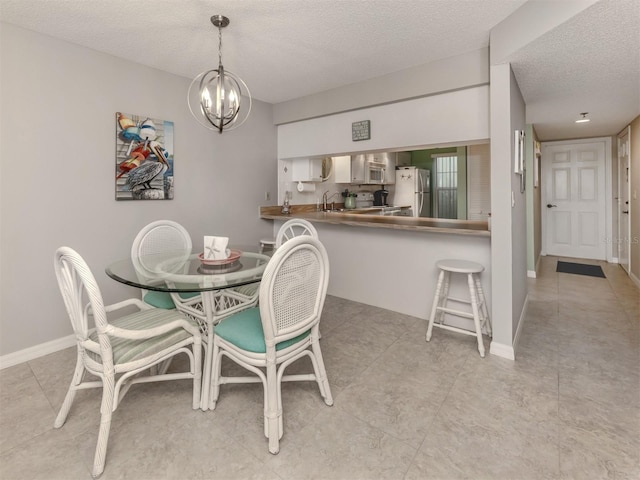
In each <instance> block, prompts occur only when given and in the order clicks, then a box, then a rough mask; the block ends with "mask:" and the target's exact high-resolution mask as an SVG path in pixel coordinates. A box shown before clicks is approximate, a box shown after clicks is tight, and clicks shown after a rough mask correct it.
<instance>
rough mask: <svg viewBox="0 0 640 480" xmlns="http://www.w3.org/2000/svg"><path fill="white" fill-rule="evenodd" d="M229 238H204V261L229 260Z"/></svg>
mask: <svg viewBox="0 0 640 480" xmlns="http://www.w3.org/2000/svg"><path fill="white" fill-rule="evenodd" d="M228 244H229V237H214V236H207V235H205V237H204V259H205V260H224V259H226V258H229V249H228V248H227V245H228Z"/></svg>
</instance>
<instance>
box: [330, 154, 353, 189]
mask: <svg viewBox="0 0 640 480" xmlns="http://www.w3.org/2000/svg"><path fill="white" fill-rule="evenodd" d="M332 161H333V172H334V178H335V182H336V183H351V155H342V156H339V157H332Z"/></svg>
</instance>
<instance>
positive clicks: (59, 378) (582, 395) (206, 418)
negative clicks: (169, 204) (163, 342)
mask: <svg viewBox="0 0 640 480" xmlns="http://www.w3.org/2000/svg"><path fill="white" fill-rule="evenodd" d="M557 260H558V259H557V258H555V257H543V258H542V261H541V268H540V275H539V277H538V278H537V279H530V280H529V309H528V315H527V319H526V323H525V326H524V330H523V332H522V335H521V338H520V342H519V345H518V348H517V359H516V361H515V362H511V361H508V360H505V359H502V358H498V357H495V356H492V355H487V357H486V358H485V359H481V358H480V357H479V356H478V353H477V350H476V347H475V345H474V342H475V339H474V338H473V337H470V336H464V335H460V334H455V333H452V332H447V331H444V330H440V329H437V330H436V331H435V332H434V336H433V340H432V341H431V342H430V343H425V341H424V335H425V331H426V321H424V320H420V319H417V318H413V317H409V316H405V315H400V314H397V313H392V312H388V311H385V310H381V309H379V308H375V307H371V306H367V305H363V304H359V303H355V302H351V301H347V300H343V299H340V298H336V297H329V298H328V299H327V302H326V306H325V312H324V316H323V324H322V327H323V328H322V332H323V338H322V347H323V351H324V355H325V360H326V365H327V371H328V374H329V380H330V382H331V386H332V390H333V395H334V399H335V405H334V406H333V407H327V406H325V405H324V403H323V402H322V400H321V398H320V395H319V394H318V392H317V390H316V388H315V386H314V384H306V383H305V384H300V383H298V384H288V385H285V388H284V394H283V398H284V410H285V433H284V437H283V439H282V441H281V444H280V445H281V450H280V454H279V455H275V456H273V455H270V454H269V453H268V450H267V441H266V439H265V438H264V436H263V434H262V404H261V402H262V393H261V389H260V387H259V385H242V386H241V385H227V386H223V387H222V391H221V396H220V400H219V403H218V406H217V409H216V410H215V411H213V412H201V411H194V410H191V408H190V395H191V391H190V387H189V385H188V384H187V383H185V382H184V381H179V382H170V383H164V384H160V385H140V386H137V387H134V389H132V390H131V392H130V393H129V394H128V395H127V397H126V398H125V399H124V402H123V403H122V405H121V407H120V408H119V409H118V410H117V411H116V413H115V415H114V421H113V424H112V429H111V438H110V443H109V449H108V452H107V463H106V470H105V473H104V474H103V476H102V478H103V479H105V480H108V479H116V478H118V479H119V478H132V479H137V480H142V479H201V478H202V479H252V478H255V479H276V480H299V479H406V480H409V479H461V478H465V479H536V480H537V479H605V478H616V479H638V478H640V346H639V342H640V340H639V338H640V335H639V332H640V329H639V326H640V293H639V290H638V288H637V287H636V286H635V285H633V283H632V282H631V281H630V280H629V278H628V277H627V276H626V275H625V274H624V272H623V271H622V269H621V268H620V267H618V266H616V265H608V264H606V263H604V262H591V263H600V264H601V265H602V266H603V269H604V271H605V273H606V275H607V278H606V279H602V278H593V277H585V276H579V275H571V274H564V273H562V274H558V273H556V272H555V265H556V261H557ZM567 260H568V261H571V259H567ZM425 301H426V300H425ZM488 344H489V340H488V339H486V345H487V347H488ZM74 358H75V353H74V350H73V349H67V350H64V351H61V352H58V353H55V354H52V355H48V356H46V357H42V358H39V359H37V360H33V361H31V362H28V363H25V364H21V365H17V366H14V367H11V368H8V369H5V370H3V371H1V372H0V389H1V391H0V401H1V409H0V478H2V479H3V480H13V479H31V478H41V479H64V480H69V479H90V473H89V472H90V469H91V464H92V461H93V452H94V448H95V442H96V437H97V431H98V423H99V414H98V411H99V392H98V391H95V390H94V391H83V392H80V393H79V394H78V395H77V397H76V403H75V404H74V406H73V407H72V410H71V413H70V416H69V418H68V420H67V423H66V424H65V425H64V426H63V427H62V428H60V429H54V428H53V421H54V418H55V416H56V413H57V410H58V408H59V407H60V405H61V403H62V399H63V397H64V394H65V392H66V388H67V385H68V382H69V381H70V378H71V374H72V371H73V365H74ZM225 368H230V367H229V366H225Z"/></svg>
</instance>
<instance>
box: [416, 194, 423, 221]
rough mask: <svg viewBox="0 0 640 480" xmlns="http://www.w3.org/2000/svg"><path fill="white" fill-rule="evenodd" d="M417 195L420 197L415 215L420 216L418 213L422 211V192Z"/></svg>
mask: <svg viewBox="0 0 640 480" xmlns="http://www.w3.org/2000/svg"><path fill="white" fill-rule="evenodd" d="M419 195H420V199H419V202H420V205H419V207H418V211H417V212H416V217H419V216H420V213H421V212H422V206H423V205H424V193H422V192H420V194H419Z"/></svg>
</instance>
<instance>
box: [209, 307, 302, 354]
mask: <svg viewBox="0 0 640 480" xmlns="http://www.w3.org/2000/svg"><path fill="white" fill-rule="evenodd" d="M215 333H216V335H217V336H219V337H220V338H222V339H223V340H226V341H227V342H229V343H232V344H234V345H235V346H237V347H239V348H241V349H243V350H246V351H248V352H254V353H266V351H267V345H266V343H265V342H264V331H263V330H262V321H261V319H260V308H258V307H254V308H248V309H247V310H243V311H241V312H239V313H236V314H235V315H231V316H230V317H227V318H225V319H224V320H222V321H221V322H220V323H219V324H218V325H217V326H216V327H215ZM310 333H311V330H307V331H306V332H304V333H302V334H300V335H298V336H297V337H294V338H291V339H289V340H285V341H284V342H280V343H279V344H278V345H276V350H282V349H284V348H287V347H289V346H291V345H293V344H294V343H298V342H299V341H300V340H302V339H304V338H305V337H308V336H309V334H310Z"/></svg>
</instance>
